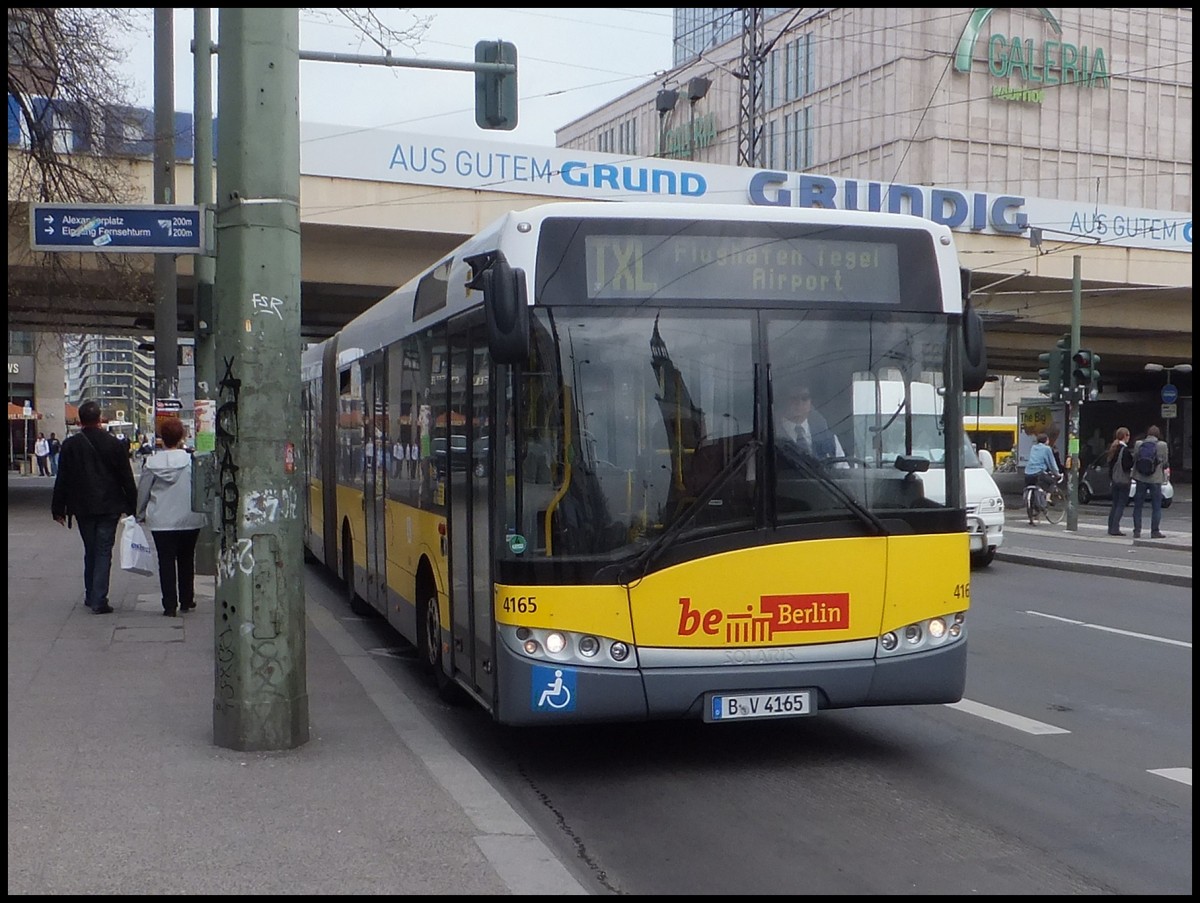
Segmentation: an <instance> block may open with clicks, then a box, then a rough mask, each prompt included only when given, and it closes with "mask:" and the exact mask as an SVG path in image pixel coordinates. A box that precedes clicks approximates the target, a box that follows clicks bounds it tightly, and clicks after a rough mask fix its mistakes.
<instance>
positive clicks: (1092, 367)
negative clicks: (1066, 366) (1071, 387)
mask: <svg viewBox="0 0 1200 903" xmlns="http://www.w3.org/2000/svg"><path fill="white" fill-rule="evenodd" d="M1071 362H1072V364H1073V369H1072V370H1071V377H1072V378H1073V379H1074V382H1075V385H1076V386H1077V387H1078V390H1079V394H1080V395H1086V394H1087V393H1088V392H1091V391H1094V390H1096V389H1098V388H1099V387H1100V355H1098V354H1096V353H1095V352H1093V351H1088V350H1087V349H1086V348H1080V349H1079V350H1078V351H1076V352H1075V356H1074V357H1073V358H1071Z"/></svg>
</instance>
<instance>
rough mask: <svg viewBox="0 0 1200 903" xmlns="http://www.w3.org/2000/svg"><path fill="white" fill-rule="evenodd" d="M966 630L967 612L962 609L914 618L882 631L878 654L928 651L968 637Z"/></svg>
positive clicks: (892, 654)
mask: <svg viewBox="0 0 1200 903" xmlns="http://www.w3.org/2000/svg"><path fill="white" fill-rule="evenodd" d="M966 629H967V628H966V612H961V611H960V612H956V613H955V614H953V615H942V616H940V617H936V618H928V619H926V620H924V621H914V622H913V623H912V624H905V625H904V626H903V627H898V628H896V629H895V630H889V631H888V632H887V633H881V634H880V635H879V639H878V641H877V642H878V651H877V654H878V655H880V656H887V657H891V656H895V655H910V654H912V653H914V652H928V651H929V650H931V649H937V648H939V647H941V646H949V645H952V644H954V643H956V642H958V641H959V640H961V639H963V638H965V636H966Z"/></svg>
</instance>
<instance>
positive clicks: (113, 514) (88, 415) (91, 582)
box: [50, 401, 137, 615]
mask: <svg viewBox="0 0 1200 903" xmlns="http://www.w3.org/2000/svg"><path fill="white" fill-rule="evenodd" d="M79 422H80V424H81V425H82V426H83V429H82V430H81V431H80V432H78V433H76V434H75V435H74V436H70V437H68V438H67V439H66V441H64V442H63V444H62V452H61V453H60V455H59V460H58V475H57V477H56V478H55V480H54V496H53V499H52V500H51V502H50V513H51V514H53V515H54V519H55V520H56V521H58V522H59V523H60V524H63V525H64V526H66V525H67V518H68V517H74V518H75V520H76V522H77V523H78V524H79V535H80V536H81V537H82V538H83V593H84V603H85V604H86V605H87V607H88V608H90V609H91V610H92V612H93V613H94V614H98V615H103V614H108V613H110V612H111V611H112V610H113V609H112V606H111V605H109V604H108V578H109V572H110V571H111V570H112V552H113V545H114V544H115V542H116V539H117V525H118V523H120V520H121V516H122V515H123V514H133V513H134V512H135V511H136V510H137V484H136V483H135V482H134V480H133V470H132V469H131V468H130V466H129V455H128V453H127V451H126V449H125V446H124V445H123V444H122V443H121V442H120V441H119V440H118V439H117V438H116V437H115V436H112V435H110V434H109V433H108V432H107V431H106V430H104V429H102V428H101V426H100V405H99V404H97V403H96V402H94V401H85V402H84V403H83V404H81V405H80V406H79Z"/></svg>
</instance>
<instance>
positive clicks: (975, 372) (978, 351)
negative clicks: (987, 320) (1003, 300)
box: [962, 299, 987, 392]
mask: <svg viewBox="0 0 1200 903" xmlns="http://www.w3.org/2000/svg"><path fill="white" fill-rule="evenodd" d="M962 336H963V347H962V378H963V391H964V392H978V391H979V390H980V389H982V388H983V384H984V383H985V382H987V345H986V344H985V343H984V339H983V320H982V319H981V318H980V316H979V313H978V312H977V311H976V310H975V307H974V306H973V305H972V304H971V302H970V299H964V300H963V320H962Z"/></svg>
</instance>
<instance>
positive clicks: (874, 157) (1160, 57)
mask: <svg viewBox="0 0 1200 903" xmlns="http://www.w3.org/2000/svg"><path fill="white" fill-rule="evenodd" d="M759 12H760V13H763V14H764V17H763V20H762V21H760V22H758V24H757V27H758V29H759V31H760V32H761V33H760V34H757V35H754V36H752V37H754V40H753V41H751V40H747V39H745V38H744V37H743V34H744V32H743V29H744V26H745V25H747V24H749V20H748V19H747V18H746V16H745V13H744V12H743V11H742V10H735V9H730V8H713V9H705V10H697V9H690V8H689V9H676V11H675V35H676V38H675V59H676V60H677V61H678V64H677V66H676V67H675V68H674V69H673V70H671V71H670V72H669V73H667V74H666V76H665V77H663V78H662V79H661V80H657V81H654V82H650V83H647V84H645V85H643V86H641V87H639V88H637V89H634V90H632V91H630V92H628V93H626V94H624V95H622V96H621V97H619V98H617V99H616V100H615V101H613V102H612V103H611V104H609V105H608V106H607V107H604V108H602V109H599V110H595V111H593V112H591V113H589V114H587V115H586V116H583V117H581V118H579V119H577V120H575V121H574V122H571V123H569V124H567V125H566V126H564V127H563V128H561V129H559V130H558V131H557V135H556V138H557V144H558V145H559V146H560V147H569V148H575V149H579V150H597V151H605V152H616V153H637V154H640V155H642V156H670V157H676V158H685V159H694V160H697V161H701V162H706V163H722V164H729V165H737V164H738V163H739V162H741V163H747V164H749V165H755V166H758V167H759V168H766V169H780V170H786V171H792V172H795V171H808V172H817V173H821V174H823V175H826V176H830V177H852V178H856V179H869V180H876V181H879V182H884V183H906V184H912V185H932V186H957V187H959V188H968V189H971V190H975V191H988V192H1006V193H1010V194H1019V195H1027V196H1034V197H1042V198H1056V199H1061V200H1072V201H1089V202H1095V203H1097V204H1110V205H1121V206H1127V207H1136V208H1149V209H1154V210H1174V211H1190V210H1191V206H1192V10H1191V9H1189V8H1177V7H1153V8H1145V9H1133V8H1070V9H1062V10H1061V11H1060V12H1059V13H1051V12H1050V11H1049V10H1048V9H1045V8H1034V7H1029V8H992V9H990V10H987V9H973V8H970V7H952V8H950V9H948V10H938V11H937V12H936V13H935V12H933V11H931V10H930V9H929V8H927V7H925V8H910V7H873V8H865V7H826V8H819V9H807V10H806V9H787V10H771V9H767V10H759ZM771 13H774V15H770V14H771ZM768 16H769V17H768ZM721 37H724V38H725V41H724V43H721V44H718V45H715V46H713V45H712V44H711V42H712V40H713V39H714V38H721ZM747 51H749V53H750V54H752V56H753V58H752V59H746V58H745V56H746V54H747ZM696 78H702V79H704V80H706V81H708V82H709V83H710V85H709V87H708V89H707V91H706V92H705V93H704V94H703V95H702V96H700V97H695V95H696V94H697V93H699V92H696V91H692V90H690V88H691V86H692V83H693V80H694V79H696ZM747 85H752V86H755V88H756V90H755V92H754V93H755V95H756V96H754V97H747V96H746V86H747ZM672 92H675V97H674V102H673V105H672V104H671V103H670V101H671V96H670V95H671V93H672ZM664 95H665V96H664ZM748 133H749V134H752V135H753V136H754V141H753V156H752V157H748V158H745V159H740V158H739V151H744V150H745V147H744V145H745V144H746V143H747V142H746V140H745V139H746V135H747V134H748ZM622 136H623V139H622ZM693 136H694V137H693ZM1088 225H1089V224H1072V223H1064V224H1062V228H1063V230H1071V229H1073V228H1079V227H1083V228H1086V227H1087V226H1088Z"/></svg>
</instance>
